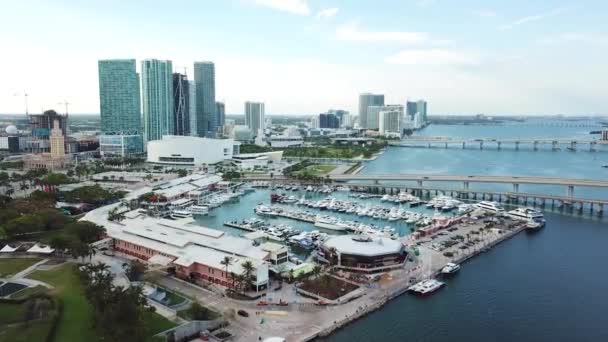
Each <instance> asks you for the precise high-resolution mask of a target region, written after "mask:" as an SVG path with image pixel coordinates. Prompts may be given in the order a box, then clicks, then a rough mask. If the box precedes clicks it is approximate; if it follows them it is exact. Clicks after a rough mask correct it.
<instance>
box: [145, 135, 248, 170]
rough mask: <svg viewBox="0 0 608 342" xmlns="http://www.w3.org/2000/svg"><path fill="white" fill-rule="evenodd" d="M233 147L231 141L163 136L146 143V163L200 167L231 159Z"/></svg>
mask: <svg viewBox="0 0 608 342" xmlns="http://www.w3.org/2000/svg"><path fill="white" fill-rule="evenodd" d="M235 145H236V146H237V149H238V143H235V142H234V140H232V139H208V138H199V137H190V136H178V135H164V136H163V138H162V139H161V140H153V141H148V162H149V163H155V164H164V165H179V166H201V165H203V164H215V163H219V162H222V161H224V160H227V159H231V158H232V155H233V153H234V149H235Z"/></svg>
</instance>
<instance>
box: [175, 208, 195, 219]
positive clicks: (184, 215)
mask: <svg viewBox="0 0 608 342" xmlns="http://www.w3.org/2000/svg"><path fill="white" fill-rule="evenodd" d="M171 217H172V218H174V219H183V218H188V217H192V213H191V212H189V211H187V210H173V211H172V212H171Z"/></svg>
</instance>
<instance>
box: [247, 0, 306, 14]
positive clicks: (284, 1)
mask: <svg viewBox="0 0 608 342" xmlns="http://www.w3.org/2000/svg"><path fill="white" fill-rule="evenodd" d="M254 2H255V3H256V4H257V5H259V6H265V7H269V8H272V9H275V10H279V11H283V12H288V13H292V14H298V15H310V8H309V7H308V1H307V0H254Z"/></svg>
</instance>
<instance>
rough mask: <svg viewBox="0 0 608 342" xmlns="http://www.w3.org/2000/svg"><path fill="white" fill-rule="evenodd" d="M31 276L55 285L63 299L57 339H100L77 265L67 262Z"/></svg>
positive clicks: (91, 341)
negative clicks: (93, 326)
mask: <svg viewBox="0 0 608 342" xmlns="http://www.w3.org/2000/svg"><path fill="white" fill-rule="evenodd" d="M29 278H32V279H36V280H40V281H43V282H46V283H48V284H51V285H53V286H55V291H56V292H57V293H56V294H57V296H59V298H61V299H62V300H63V315H62V317H61V319H60V321H59V326H58V328H57V332H56V334H55V341H87V342H95V341H98V339H97V334H96V333H95V330H94V329H93V328H92V322H93V311H92V308H91V306H90V305H89V303H88V302H87V300H86V298H85V296H84V293H83V288H82V286H81V285H80V279H79V278H78V273H77V269H76V265H73V264H65V265H63V266H60V267H58V268H56V269H54V270H51V271H36V272H34V273H32V274H30V276H29Z"/></svg>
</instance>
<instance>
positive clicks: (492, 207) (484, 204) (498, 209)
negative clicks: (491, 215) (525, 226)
mask: <svg viewBox="0 0 608 342" xmlns="http://www.w3.org/2000/svg"><path fill="white" fill-rule="evenodd" d="M475 206H476V207H477V208H480V209H484V210H488V211H493V212H495V213H504V212H505V209H504V208H503V207H502V206H501V205H500V204H498V202H489V201H481V202H479V203H477V204H475Z"/></svg>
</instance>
